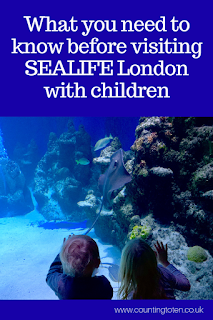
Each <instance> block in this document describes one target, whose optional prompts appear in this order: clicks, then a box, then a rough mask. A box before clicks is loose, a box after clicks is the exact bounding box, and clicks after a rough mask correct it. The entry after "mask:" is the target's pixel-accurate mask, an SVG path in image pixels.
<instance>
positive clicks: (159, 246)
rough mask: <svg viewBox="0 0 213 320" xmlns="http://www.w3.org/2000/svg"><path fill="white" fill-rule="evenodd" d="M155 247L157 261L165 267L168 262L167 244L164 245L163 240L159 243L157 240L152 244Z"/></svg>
mask: <svg viewBox="0 0 213 320" xmlns="http://www.w3.org/2000/svg"><path fill="white" fill-rule="evenodd" d="M154 246H155V249H156V255H157V259H158V261H159V262H160V263H161V264H162V265H163V266H164V267H167V266H168V265H169V262H168V260H167V244H166V246H165V247H164V245H163V242H161V243H159V242H158V241H157V242H156V244H154Z"/></svg>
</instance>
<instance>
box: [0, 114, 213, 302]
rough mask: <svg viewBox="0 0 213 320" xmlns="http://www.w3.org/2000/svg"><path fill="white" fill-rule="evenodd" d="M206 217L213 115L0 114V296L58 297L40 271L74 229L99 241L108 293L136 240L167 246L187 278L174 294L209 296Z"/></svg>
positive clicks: (211, 234) (210, 202) (212, 239)
mask: <svg viewBox="0 0 213 320" xmlns="http://www.w3.org/2000/svg"><path fill="white" fill-rule="evenodd" d="M212 217H213V118H210V117H209V118H204V117H199V118H196V117H165V116H154V117H140V118H139V117H132V118H131V117H128V118H126V117H97V118H96V117H0V240H1V248H0V252H1V256H2V257H3V258H2V268H1V272H2V277H1V280H0V299H32V300H34V299H57V297H55V295H54V294H53V293H52V292H51V290H50V289H49V287H48V286H47V285H46V283H45V277H46V273H47V270H48V268H49V265H50V264H51V263H52V261H53V260H54V257H55V255H56V254H57V253H58V252H59V250H60V246H61V245H62V243H63V239H64V238H66V237H68V236H69V235H71V234H88V235H89V236H91V237H92V238H93V239H95V241H96V242H97V243H98V246H99V250H100V256H101V257H100V258H101V262H102V265H101V266H100V268H99V272H100V273H101V272H102V273H103V274H105V275H106V277H108V278H109V280H110V281H111V284H112V286H113V291H114V294H113V298H114V299H117V291H118V287H119V284H118V280H119V279H118V278H117V276H116V275H117V272H118V269H117V267H118V266H119V263H120V257H121V251H122V249H123V248H124V246H125V244H126V243H127V242H128V241H131V240H132V239H136V238H139V239H141V238H142V239H143V240H144V241H146V242H147V243H148V244H149V245H150V246H151V247H153V243H155V242H156V241H162V242H163V243H164V244H166V243H167V245H168V256H169V261H170V263H172V264H173V265H174V266H175V267H177V268H179V269H181V272H183V273H184V274H185V275H186V276H187V278H188V279H189V281H190V284H191V290H190V291H188V292H181V291H177V292H175V297H176V299H186V300H187V299H189V300H196V299H213V290H212V288H213V280H212V265H213V258H212V255H213V218H212ZM192 247H199V248H201V249H199V250H200V251H199V252H198V253H200V252H202V257H203V256H204V257H205V259H201V258H197V256H198V253H197V251H196V252H195V253H194V251H193V257H192V255H189V254H188V252H191V249H190V248H192ZM189 250H190V251H189ZM194 256H195V258H194ZM109 266H111V268H112V269H111V272H110V268H109ZM112 266H114V267H112ZM115 266H116V267H115ZM8 270H9V272H10V275H11V278H10V279H8V277H6V275H7V273H8ZM29 270H31V272H29ZM101 270H102V271H101ZM113 272H114V273H113ZM112 273H113V274H112ZM22 276H23V277H24V281H22V280H23V278H22ZM21 279H22V280H21ZM23 282H24V283H23ZM199 286H201V287H202V290H198V287H199Z"/></svg>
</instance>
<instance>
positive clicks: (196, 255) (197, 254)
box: [187, 246, 208, 262]
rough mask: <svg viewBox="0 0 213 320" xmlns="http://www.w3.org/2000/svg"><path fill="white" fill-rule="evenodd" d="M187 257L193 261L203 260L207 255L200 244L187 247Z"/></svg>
mask: <svg viewBox="0 0 213 320" xmlns="http://www.w3.org/2000/svg"><path fill="white" fill-rule="evenodd" d="M187 258H188V260H190V261H194V262H203V261H205V260H207V258H208V256H207V253H206V251H205V250H204V249H203V248H202V247H200V246H194V247H191V248H189V250H188V252H187Z"/></svg>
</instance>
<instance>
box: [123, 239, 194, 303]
mask: <svg viewBox="0 0 213 320" xmlns="http://www.w3.org/2000/svg"><path fill="white" fill-rule="evenodd" d="M155 249H156V252H154V251H153V250H152V249H151V247H150V246H149V245H148V244H147V243H146V242H145V241H143V240H142V239H134V240H131V241H129V242H128V243H127V244H126V245H125V247H124V249H123V251H122V256H121V265H120V277H121V287H120V288H119V297H121V298H122V299H175V296H174V292H173V291H174V289H178V290H182V291H188V290H190V283H189V281H188V279H187V278H186V277H185V276H184V275H183V274H182V273H181V272H180V271H178V270H177V269H176V268H175V267H174V266H173V265H171V264H170V263H169V262H168V260H167V245H166V247H165V248H164V245H163V243H162V242H161V244H160V243H159V242H158V241H157V243H156V244H155ZM156 256H157V258H158V261H159V262H160V263H161V265H158V264H157V259H156Z"/></svg>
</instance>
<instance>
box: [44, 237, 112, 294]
mask: <svg viewBox="0 0 213 320" xmlns="http://www.w3.org/2000/svg"><path fill="white" fill-rule="evenodd" d="M99 264H100V257H99V250H98V246H97V244H96V242H95V241H94V240H93V239H92V238H90V237H89V236H86V235H76V236H69V237H68V239H67V240H66V239H64V243H63V246H62V248H61V252H60V254H58V255H57V256H56V258H55V260H54V261H53V263H52V264H51V266H50V269H49V272H48V274H47V278H46V281H47V284H48V285H49V286H50V288H51V289H52V290H53V291H54V292H55V294H56V295H57V296H58V298H59V299H61V300H64V299H111V298H112V296H113V289H112V286H111V284H110V282H109V281H108V280H107V278H106V277H105V276H92V274H93V272H94V270H95V269H96V268H98V267H99Z"/></svg>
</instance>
